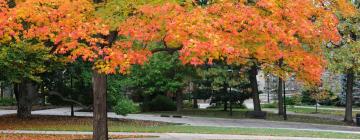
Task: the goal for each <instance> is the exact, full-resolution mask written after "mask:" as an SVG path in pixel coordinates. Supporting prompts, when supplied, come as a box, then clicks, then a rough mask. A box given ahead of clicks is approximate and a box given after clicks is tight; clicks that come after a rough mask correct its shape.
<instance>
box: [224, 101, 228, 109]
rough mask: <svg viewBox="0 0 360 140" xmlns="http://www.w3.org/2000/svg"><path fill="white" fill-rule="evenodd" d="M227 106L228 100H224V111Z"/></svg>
mask: <svg viewBox="0 0 360 140" xmlns="http://www.w3.org/2000/svg"><path fill="white" fill-rule="evenodd" d="M227 108H228V102H227V101H224V111H227Z"/></svg>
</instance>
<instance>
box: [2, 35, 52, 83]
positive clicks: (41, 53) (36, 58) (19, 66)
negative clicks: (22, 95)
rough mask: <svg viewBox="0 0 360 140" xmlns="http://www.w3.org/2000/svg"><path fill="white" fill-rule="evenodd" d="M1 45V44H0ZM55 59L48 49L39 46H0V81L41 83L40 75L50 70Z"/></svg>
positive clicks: (21, 43) (25, 43) (20, 44)
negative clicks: (28, 80)
mask: <svg viewBox="0 0 360 140" xmlns="http://www.w3.org/2000/svg"><path fill="white" fill-rule="evenodd" d="M0 45H1V44H0ZM51 59H53V57H52V55H50V54H49V50H48V48H45V47H43V46H42V45H39V44H35V45H33V44H31V43H28V42H25V41H23V42H18V43H17V44H10V45H9V46H0V67H1V69H0V81H8V82H17V83H19V82H21V81H22V80H23V79H30V80H32V81H37V82H40V81H41V78H40V76H39V74H41V73H44V72H46V71H47V70H48V67H49V65H47V64H49V63H45V62H47V61H50V60H51Z"/></svg>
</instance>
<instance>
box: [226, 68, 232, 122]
mask: <svg viewBox="0 0 360 140" xmlns="http://www.w3.org/2000/svg"><path fill="white" fill-rule="evenodd" d="M228 72H229V73H230V76H229V80H228V82H227V84H228V86H229V94H230V98H229V101H230V116H232V115H233V112H232V103H233V102H232V100H233V99H232V93H231V86H230V84H229V81H230V80H231V79H232V76H233V75H232V73H233V70H232V69H228Z"/></svg>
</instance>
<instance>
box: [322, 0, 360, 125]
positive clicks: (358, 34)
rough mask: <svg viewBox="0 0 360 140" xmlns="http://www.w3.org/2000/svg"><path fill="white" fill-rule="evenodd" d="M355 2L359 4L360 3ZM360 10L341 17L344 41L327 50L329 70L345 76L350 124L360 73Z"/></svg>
mask: <svg viewBox="0 0 360 140" xmlns="http://www.w3.org/2000/svg"><path fill="white" fill-rule="evenodd" d="M353 2H354V4H357V5H358V4H359V2H358V1H353ZM358 8H359V7H358V6H357V9H356V10H355V11H356V12H355V13H354V14H353V15H351V16H343V15H339V17H340V24H339V26H338V28H339V31H340V33H341V36H342V41H341V43H340V44H339V45H332V46H329V49H327V58H328V61H329V65H328V67H329V69H330V70H332V71H333V72H335V73H340V74H344V75H345V79H346V80H345V88H344V89H345V93H346V109H345V117H344V121H346V122H348V123H352V122H353V117H352V106H353V89H354V82H355V79H356V76H357V75H358V74H359V72H360V58H359V56H360V41H359V38H360V29H359V28H358V27H359V26H360V16H359V12H358V11H359V9H358Z"/></svg>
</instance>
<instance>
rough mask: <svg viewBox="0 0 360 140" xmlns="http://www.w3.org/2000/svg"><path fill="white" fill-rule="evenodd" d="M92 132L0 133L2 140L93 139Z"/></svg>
mask: <svg viewBox="0 0 360 140" xmlns="http://www.w3.org/2000/svg"><path fill="white" fill-rule="evenodd" d="M109 137H110V139H139V138H145V137H146V138H151V137H152V136H143V135H135V134H134V135H125V134H124V135H110V136H109ZM91 139H92V135H90V134H82V135H79V134H21V133H18V134H13V133H4V134H0V140H91Z"/></svg>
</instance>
